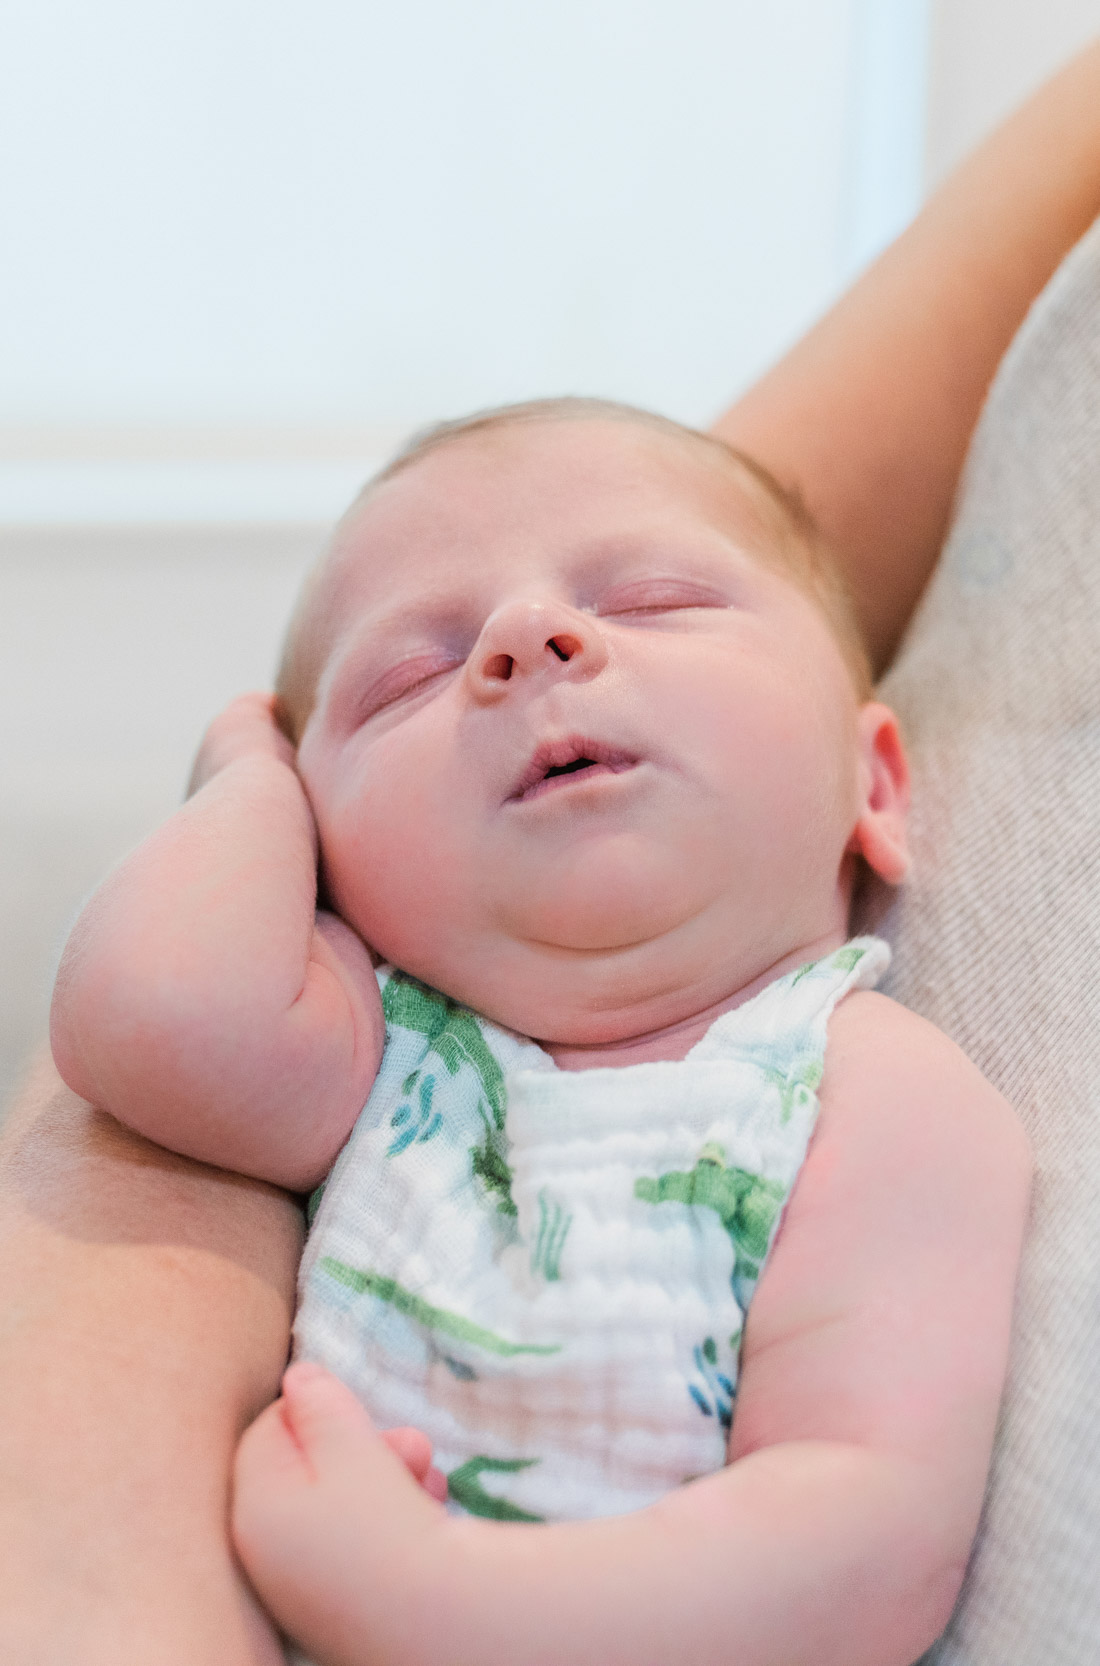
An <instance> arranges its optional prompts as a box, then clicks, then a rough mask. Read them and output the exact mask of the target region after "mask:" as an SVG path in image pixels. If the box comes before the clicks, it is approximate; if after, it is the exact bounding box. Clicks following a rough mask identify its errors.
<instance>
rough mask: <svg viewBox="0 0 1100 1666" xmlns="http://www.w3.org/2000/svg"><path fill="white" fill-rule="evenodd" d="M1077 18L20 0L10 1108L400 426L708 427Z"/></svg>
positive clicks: (1073, 29) (1, 736)
mask: <svg viewBox="0 0 1100 1666" xmlns="http://www.w3.org/2000/svg"><path fill="white" fill-rule="evenodd" d="M1097 29H1100V0H939V3H937V0H771V3H770V4H769V5H768V6H766V7H761V6H759V5H755V4H749V3H748V0H557V3H556V4H555V5H554V6H553V7H546V6H537V7H536V6H534V5H532V4H525V3H523V0H467V4H466V5H464V6H462V7H455V6H453V5H446V4H444V3H442V0H405V3H404V4H403V5H402V6H400V7H392V6H382V5H381V4H378V3H377V0H316V3H315V4H314V5H313V6H311V7H310V8H309V9H308V10H304V9H303V8H301V7H300V6H292V5H291V4H290V0H266V3H265V4H263V5H260V4H259V3H258V0H218V3H217V4H214V3H213V0H188V4H187V5H181V4H180V3H179V0H174V3H173V0H99V3H98V4H97V5H96V6H94V7H88V6H87V5H84V4H80V3H78V0H9V5H8V7H7V9H6V13H5V22H4V28H3V52H2V53H0V158H2V162H0V224H2V225H3V227H4V233H3V240H2V244H0V856H2V861H0V1093H3V1091H4V1090H5V1088H6V1087H8V1086H9V1085H10V1084H11V1082H12V1081H13V1080H14V1078H15V1074H16V1072H17V1070H18V1067H19V1062H20V1060H21V1059H22V1058H23V1057H24V1055H25V1053H26V1050H27V1048H28V1046H29V1045H30V1044H31V1043H32V1042H33V1041H34V1040H35V1039H36V1038H37V1037H38V1036H39V1035H40V1034H41V1029H42V1021H43V1014H44V1011H45V1002H46V998H47V993H48V987H49V981H50V976H51V968H52V963H53V960H54V957H55V955H56V951H57V947H58V945H59V942H60V940H61V938H62V935H63V933H64V930H65V928H66V925H67V922H68V921H69V919H70V918H71V915H72V912H73V910H74V908H75V906H76V904H77V902H78V900H79V898H80V897H81V896H82V895H83V894H84V892H85V891H86V890H87V889H88V887H89V886H90V885H92V884H93V883H94V882H95V880H96V879H97V877H98V876H99V875H100V874H101V873H102V871H103V869H104V867H105V866H106V865H107V864H109V863H110V861H112V860H113V859H114V858H115V857H116V856H117V854H118V853H119V852H120V851H121V850H123V849H125V848H126V847H127V846H128V845H129V844H130V843H132V842H133V841H134V840H135V839H136V838H138V837H140V835H141V834H142V833H143V832H144V831H145V830H146V829H147V828H148V827H150V826H151V825H153V823H154V822H155V821H156V820H157V819H159V818H160V817H161V816H162V815H164V814H165V813H166V812H167V811H168V810H169V809H170V808H171V806H172V804H173V803H174V802H175V801H176V799H177V798H178V796H179V793H180V790H181V787H182V784H183V781H184V779H185V777H186V772H187V761H188V757H189V754H190V752H191V750H192V749H193V746H194V743H195V741H196V739H197V736H198V734H199V732H200V730H201V728H202V725H203V723H204V721H205V719H206V717H207V716H208V715H209V714H210V713H212V712H213V711H214V710H215V709H217V707H218V706H219V705H220V704H221V703H223V702H224V700H225V699H227V698H228V697H229V696H230V695H231V694H232V693H234V692H236V691H238V690H239V689H241V688H243V687H248V686H253V685H256V684H263V683H266V682H268V681H269V680H270V675H271V669H272V664H273V661H274V658H275V655H276V651H277V645H278V639H279V634H280V630H281V626H282V623H283V620H284V619H285V617H286V614H287V612H288V610H289V606H290V602H291V599H292V596H293V593H294V589H295V587H296V585H297V582H298V580H299V577H300V575H301V572H302V570H303V568H304V566H305V564H306V563H307V562H308V560H309V559H310V558H311V556H312V554H313V553H314V552H315V551H316V549H317V548H318V547H319V546H320V544H321V543H322V541H323V538H324V533H325V528H326V526H327V524H328V523H329V522H330V521H331V520H332V518H333V517H334V516H335V515H336V514H337V513H338V512H339V511H340V509H341V508H342V506H343V504H344V503H345V502H346V500H347V499H348V498H349V497H350V496H351V494H352V492H353V491H354V490H355V488H356V487H357V485H358V484H359V483H360V481H361V480H362V478H363V477H364V476H365V475H366V474H367V473H368V472H370V470H371V469H372V468H373V467H374V466H376V465H377V463H378V462H379V461H381V460H382V458H383V457H384V456H385V454H386V453H387V451H389V450H390V449H391V447H392V446H393V445H394V444H395V443H396V442H397V441H399V440H400V438H401V436H402V435H403V434H404V433H406V432H407V431H408V429H409V428H410V427H413V426H416V425H419V424H421V423H423V422H427V421H431V420H434V419H436V418H439V417H442V416H448V415H454V414H458V413H460V412H463V411H465V410H469V409H472V408H475V407H477V406H479V405H484V404H488V403H494V402H497V401H500V400H507V399H519V398H527V397H533V396H537V395H542V394H554V393H563V392H583V393H599V394H605V395H610V396H612V397H618V398H623V399H628V400H633V401H636V402H639V403H642V404H646V405H650V406H653V407H656V408H658V409H661V410H664V411H667V412H668V413H669V414H671V415H674V416H677V417H680V418H682V419H684V420H687V421H689V422H694V423H702V424H705V423H706V422H707V421H709V420H710V419H711V418H712V417H713V416H714V415H716V414H717V412H718V410H719V409H720V408H721V407H722V406H723V405H724V404H725V403H728V402H729V400H730V399H731V398H732V397H733V396H734V395H735V394H736V393H737V391H738V390H739V389H740V388H742V387H743V386H745V385H746V384H747V383H748V382H750V381H751V380H752V378H753V377H754V376H755V375H756V374H758V373H759V372H760V371H761V370H762V369H763V368H764V367H765V366H766V365H767V364H768V363H769V362H770V361H771V360H773V359H774V358H775V357H776V356H777V355H778V354H779V353H780V352H781V351H782V350H783V348H784V347H785V346H786V345H787V344H788V343H789V342H790V341H792V340H793V339H794V338H795V337H796V336H797V335H798V334H799V332H800V331H802V330H803V329H804V328H805V327H806V326H807V325H808V324H809V323H810V322H811V321H812V320H813V319H814V318H815V317H816V316H817V315H818V314H819V313H820V312H821V311H822V310H823V309H824V308H825V307H826V306H827V305H828V303H829V301H830V300H831V299H832V297H833V296H834V295H835V294H836V293H837V292H838V290H839V289H840V288H841V287H842V286H843V285H844V283H845V282H846V281H847V280H848V279H849V278H850V277H851V275H852V274H853V273H854V271H856V270H857V269H858V268H859V266H860V265H861V264H863V263H864V262H865V261H866V260H867V259H868V258H870V257H871V256H872V255H873V254H874V253H875V251H876V250H877V249H878V248H879V247H880V246H881V245H882V244H883V243H884V242H885V241H887V240H888V239H889V237H890V236H892V235H893V234H894V233H895V232H896V231H897V230H899V229H900V228H901V227H902V226H903V225H904V224H905V222H906V221H907V220H908V219H909V218H910V217H911V215H912V214H913V212H914V211H915V209H916V207H917V206H918V204H919V201H920V198H921V195H922V192H923V191H924V190H925V189H926V188H927V185H928V184H929V183H930V182H934V181H935V180H936V179H937V178H938V177H939V176H940V175H941V174H942V173H943V172H944V171H945V170H946V169H947V168H948V167H949V166H950V165H951V164H952V163H953V162H954V161H955V160H956V159H957V158H958V157H959V156H960V155H961V154H962V153H963V152H964V151H965V150H966V149H967V148H969V146H970V145H971V144H972V143H973V142H974V141H975V140H976V139H978V138H979V137H980V136H981V134H982V133H983V132H984V131H985V130H986V129H987V128H988V127H989V126H990V125H992V123H993V122H994V121H995V120H996V119H997V118H998V117H999V116H1000V115H1001V114H1003V113H1004V112H1005V111H1006V110H1007V109H1008V108H1010V107H1011V106H1012V105H1013V104H1014V103H1016V102H1017V101H1018V99H1019V98H1020V97H1022V96H1023V95H1024V94H1025V93H1026V92H1027V91H1029V90H1030V88H1031V87H1032V86H1033V85H1034V84H1035V83H1037V82H1038V81H1039V80H1041V79H1042V78H1043V76H1044V75H1045V74H1047V73H1049V71H1050V70H1051V69H1052V68H1054V67H1055V66H1056V65H1057V64H1058V63H1059V62H1060V61H1061V60H1063V59H1064V58H1065V57H1067V56H1068V55H1069V54H1070V53H1071V52H1072V50H1073V49H1074V47H1075V46H1077V45H1078V44H1079V43H1080V42H1081V41H1082V40H1084V39H1085V38H1086V37H1087V36H1088V35H1089V34H1090V33H1093V32H1095V31H1096V30H1097Z"/></svg>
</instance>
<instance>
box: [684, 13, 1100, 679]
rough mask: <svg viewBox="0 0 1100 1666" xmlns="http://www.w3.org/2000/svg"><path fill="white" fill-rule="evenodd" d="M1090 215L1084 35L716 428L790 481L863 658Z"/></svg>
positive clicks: (1099, 202)
mask: <svg viewBox="0 0 1100 1666" xmlns="http://www.w3.org/2000/svg"><path fill="white" fill-rule="evenodd" d="M1097 214H1100V43H1098V44H1095V45H1093V46H1091V47H1089V48H1088V49H1087V50H1086V51H1085V52H1084V53H1082V55H1081V56H1080V57H1078V58H1077V59H1075V61H1074V62H1073V63H1071V64H1070V66H1069V67H1068V68H1067V69H1065V70H1063V71H1062V72H1061V74H1060V75H1057V76H1056V77H1055V78H1054V79H1053V80H1052V81H1049V82H1047V84H1046V85H1045V86H1044V87H1043V88H1042V89H1041V91H1040V92H1038V93H1037V94H1036V95H1035V96H1034V97H1033V98H1032V99H1031V100H1030V101H1029V102H1028V103H1027V104H1025V105H1024V106H1023V107H1022V108H1021V109H1020V110H1018V111H1017V112H1016V114H1015V115H1014V116H1012V117H1010V119H1009V120H1008V121H1007V122H1006V123H1005V124H1004V125H1003V126H1002V127H1000V128H999V129H998V130H997V131H996V132H995V133H994V134H993V135H992V137H991V138H989V139H988V140H986V142H985V144H983V145H982V146H981V147H980V149H978V150H977V151H975V153H974V154H973V155H972V156H971V157H970V158H969V159H968V160H967V161H966V162H964V163H963V164H962V166H961V167H960V168H958V169H957V170H956V172H955V173H954V174H953V175H952V176H951V177H950V179H948V181H947V182H946V184H945V185H943V186H942V187H941V189H940V190H939V191H937V192H936V193H935V195H934V196H932V197H931V198H930V200H929V202H928V203H927V205H926V206H925V208H924V209H923V211H922V212H921V214H920V215H919V216H918V217H917V219H916V220H915V221H914V223H913V225H912V226H911V227H910V228H909V229H908V231H906V232H905V233H904V235H903V236H902V237H900V238H899V239H898V241H897V242H896V243H894V244H892V245H891V246H890V248H889V249H887V251H886V253H885V254H884V255H882V256H881V257H880V259H879V260H877V261H876V262H875V263H874V265H873V266H871V267H870V268H869V269H868V270H867V272H865V273H864V274H863V276H862V277H861V278H860V279H859V280H858V282H857V283H856V284H855V285H854V286H853V287H852V288H851V289H850V290H848V292H847V293H846V294H845V295H844V296H843V298H842V299H841V300H840V301H839V302H838V303H837V305H836V306H835V307H834V308H833V309H832V311H831V312H829V313H828V314H827V315H826V316H825V317H824V318H823V319H822V320H821V322H820V323H819V324H818V325H817V326H816V327H815V328H814V329H812V330H811V331H810V333H809V334H808V335H807V336H805V337H804V338H803V339H802V340H801V341H800V342H799V343H798V344H797V346H795V347H794V348H793V349H792V351H791V352H790V353H788V354H787V355H786V357H785V358H784V359H782V360H781V361H780V363H779V364H778V365H776V366H775V368H774V369H773V370H772V371H770V372H769V373H768V374H767V375H766V376H764V377H763V379H762V380H761V381H759V382H758V383H757V384H756V386H755V387H753V388H751V389H750V390H749V392H748V393H746V394H745V395H744V397H743V398H742V399H740V400H739V401H738V402H737V404H735V405H734V406H733V407H732V409H731V410H729V411H727V412H726V414H725V415H724V416H722V417H721V418H720V419H719V420H718V422H717V423H716V424H715V429H716V431H717V432H718V433H719V434H720V435H721V436H722V437H723V438H724V439H726V440H728V441H730V443H731V444H733V445H737V446H740V447H741V448H742V449H743V450H745V451H748V452H750V453H751V454H752V455H754V456H756V457H758V458H759V459H760V461H761V462H763V463H765V464H767V466H768V467H769V468H770V469H771V470H772V471H773V473H775V474H776V475H777V476H778V477H779V478H780V479H781V480H783V481H784V482H785V483H787V484H791V485H795V486H797V487H798V488H799V489H800V491H801V492H802V494H803V496H804V498H805V500H806V502H807V504H808V506H809V508H810V509H811V511H812V512H813V514H814V516H815V518H816V519H817V521H818V523H819V525H820V526H821V528H822V530H823V531H824V532H825V534H826V536H827V537H828V538H829V539H830V541H831V542H832V544H833V545H834V547H835V549H836V551H837V553H838V555H839V557H840V559H841V561H842V562H843V564H844V565H845V567H846V569H847V571H848V576H849V581H850V583H851V585H852V589H853V591H854V593H855V597H856V601H857V605H858V607H859V610H860V613H861V616H862V618H863V621H864V625H865V628H866V630H867V634H868V639H869V641H870V643H871V646H872V651H873V654H874V657H875V660H876V662H877V664H878V665H879V666H880V667H882V666H884V665H885V664H886V662H887V661H888V660H889V658H890V655H891V654H892V653H893V650H894V648H895V647H896V646H897V643H898V639H899V637H900V636H901V633H902V631H903V630H904V628H905V625H906V623H907V622H908V619H909V615H910V613H911V612H912V610H913V607H914V605H915V603H916V601H917V598H918V597H919V595H920V593H921V590H922V588H923V586H924V583H925V581H926V579H927V578H928V575H929V573H930V572H931V570H932V567H933V565H934V563H935V560H936V557H937V555H938V553H939V549H940V545H941V543H942V542H943V536H944V533H945V531H946V528H947V522H948V517H949V515H950V512H951V504H952V499H953V497H954V492H955V485H956V482H957V480H958V476H959V471H960V469H961V467H962V461H963V457H964V455H965V452H966V447H967V444H968V442H969V439H970V435H971V432H972V430H973V428H974V424H975V422H976V421H977V418H978V413H979V411H980V409H981V404H982V401H983V399H984V397H985V393H986V389H987V388H988V386H989V383H990V380H991V379H992V376H993V372H994V371H995V369H996V368H997V364H998V361H999V360H1000V358H1001V356H1002V354H1003V353H1004V351H1005V348H1006V347H1007V346H1008V344H1009V342H1010V340H1011V339H1012V336H1013V334H1014V333H1015V331H1016V328H1017V326H1018V325H1019V323H1020V321H1021V319H1022V318H1023V316H1024V313H1025V312H1026V311H1027V308H1028V306H1029V304H1030V303H1031V301H1032V300H1033V298H1034V297H1035V296H1036V295H1037V294H1038V292H1039V290H1040V289H1041V288H1042V287H1043V285H1044V284H1045V283H1046V281H1047V279H1048V278H1049V277H1050V275H1051V273H1052V272H1053V271H1054V269H1055V267H1056V266H1057V265H1058V263H1059V262H1060V260H1061V259H1062V257H1063V255H1064V254H1066V252H1067V251H1068V250H1069V249H1070V248H1071V247H1072V246H1073V244H1074V243H1075V242H1076V241H1077V239H1078V238H1079V237H1081V236H1082V235H1083V233H1084V232H1085V231H1086V230H1087V228H1088V227H1089V225H1090V224H1091V223H1092V221H1093V220H1094V219H1095V218H1096V216H1097Z"/></svg>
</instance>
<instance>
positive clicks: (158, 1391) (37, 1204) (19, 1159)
mask: <svg viewBox="0 0 1100 1666" xmlns="http://www.w3.org/2000/svg"><path fill="white" fill-rule="evenodd" d="M301 1237H302V1222H301V1214H300V1211H299V1210H298V1208H297V1207H296V1206H295V1204H294V1203H292V1202H291V1200H290V1199H289V1198H288V1197H287V1196H286V1195H285V1194H284V1193H282V1192H279V1191H276V1190H275V1189H274V1188H271V1187H268V1186H264V1185H260V1184H258V1183H256V1182H253V1181H249V1180H243V1179H241V1178H240V1177H238V1176H236V1175H230V1174H226V1173H223V1172H221V1171H219V1170H216V1169H210V1168H205V1167H202V1166H200V1165H199V1164H196V1163H191V1162H188V1161H186V1160H185V1159H183V1158H179V1157H174V1156H171V1155H169V1153H167V1152H165V1151H162V1150H160V1149H159V1148H158V1147H156V1146H151V1145H149V1144H148V1143H147V1142H146V1141H145V1140H143V1139H141V1138H139V1137H138V1136H137V1135H134V1134H131V1133H129V1132H128V1131H127V1130H125V1129H123V1128H121V1127H120V1126H119V1125H118V1124H117V1123H115V1122H113V1121H112V1119H111V1118H110V1117H107V1116H103V1115H101V1114H100V1113H99V1112H96V1111H94V1110H92V1109H91V1107H90V1106H88V1105H85V1104H83V1103H82V1102H81V1101H80V1100H78V1099H77V1098H76V1097H75V1096H74V1095H73V1094H72V1093H70V1092H69V1091H68V1089H66V1088H64V1087H63V1086H62V1085H61V1083H60V1082H59V1081H58V1079H57V1076H56V1074H55V1073H54V1071H53V1070H52V1068H51V1067H50V1066H49V1065H48V1064H46V1063H43V1065H42V1066H41V1068H40V1069H39V1070H38V1071H37V1072H36V1073H35V1074H34V1076H33V1077H32V1079H31V1080H30V1082H29V1083H28V1086H27V1089H26V1092H25V1094H24V1095H23V1098H22V1101H21V1102H20V1103H19V1104H17V1105H16V1106H15V1108H14V1109H13V1110H12V1111H11V1113H10V1115H9V1117H8V1121H7V1124H6V1126H5V1133H4V1143H3V1150H2V1152H0V1312H2V1314H3V1345H2V1346H0V1406H2V1407H3V1414H2V1416H0V1659H2V1660H4V1661H6V1662H11V1663H12V1666H16V1663H17V1662H18V1663H19V1666H151V1663H152V1662H156V1666H276V1663H281V1660H282V1652H281V1650H280V1649H279V1648H278V1645H277V1643H276V1641H275V1636H274V1632H273V1630H272V1628H271V1626H270V1625H269V1624H268V1622H267V1621H266V1619H265V1618H264V1616H263V1615H262V1614H261V1612H260V1610H259V1608H258V1606H257V1605H256V1603H255V1600H254V1599H253V1597H252V1596H251V1594H250V1592H249V1590H248V1588H247V1586H246V1584H245V1582H244V1580H243V1579H242V1577H241V1575H240V1572H239V1570H238V1568H237V1567H236V1565H235V1563H234V1561H233V1557H232V1554H231V1552H230V1550H229V1547H228V1544H227V1539H226V1531H225V1524H226V1517H227V1475H228V1470H229V1463H230V1456H231V1454H232V1451H233V1447H234V1445H235V1442H236V1439H237V1436H238V1434H239V1432H240V1429H241V1427H242V1426H243V1424H244V1423H246V1422H247V1421H248V1418H249V1416H250V1415H251V1414H252V1413H254V1412H255V1411H256V1410H258V1409H259V1408H260V1407H261V1406H262V1405H264V1404H265V1403H266V1402H267V1401H268V1400H270V1398H271V1396H272V1394H273V1393H274V1392H275V1390H276V1387H277V1384H278V1380H279V1374H280V1372H281V1370H282V1367H283V1363H284V1361H285V1359H286V1349H287V1332H288V1328H289V1323H290V1314H291V1312H292V1309H293V1301H294V1277H295V1270H296V1266H297V1261H298V1256H299V1253H300V1248H301Z"/></svg>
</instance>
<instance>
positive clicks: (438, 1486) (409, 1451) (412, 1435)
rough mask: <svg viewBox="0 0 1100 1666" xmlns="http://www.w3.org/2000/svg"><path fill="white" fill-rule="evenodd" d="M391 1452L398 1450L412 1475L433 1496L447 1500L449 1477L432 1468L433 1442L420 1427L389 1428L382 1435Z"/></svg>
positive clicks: (441, 1500) (442, 1500)
mask: <svg viewBox="0 0 1100 1666" xmlns="http://www.w3.org/2000/svg"><path fill="white" fill-rule="evenodd" d="M382 1439H383V1440H384V1441H385V1443H386V1445H387V1446H388V1447H389V1449H390V1451H391V1452H396V1453H397V1456H398V1457H399V1458H400V1459H401V1462H402V1463H403V1464H404V1465H405V1468H406V1469H407V1470H408V1471H409V1473H410V1475H413V1476H415V1478H416V1479H417V1480H418V1481H419V1482H420V1485H421V1486H422V1487H423V1488H424V1491H425V1492H426V1493H427V1494H428V1495H429V1497H431V1498H437V1499H438V1500H439V1502H440V1503H441V1504H445V1503H446V1502H447V1477H446V1476H445V1475H444V1474H442V1473H441V1472H440V1471H439V1470H438V1469H433V1468H432V1443H431V1441H430V1440H429V1439H428V1437H427V1435H426V1434H424V1433H423V1432H422V1430H420V1429H412V1428H402V1429H387V1430H386V1432H385V1434H384V1435H383V1436H382Z"/></svg>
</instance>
